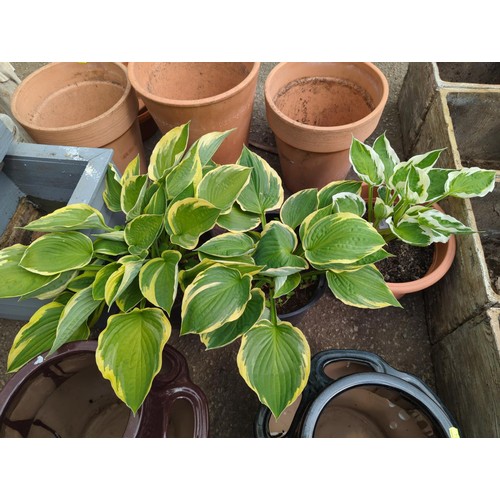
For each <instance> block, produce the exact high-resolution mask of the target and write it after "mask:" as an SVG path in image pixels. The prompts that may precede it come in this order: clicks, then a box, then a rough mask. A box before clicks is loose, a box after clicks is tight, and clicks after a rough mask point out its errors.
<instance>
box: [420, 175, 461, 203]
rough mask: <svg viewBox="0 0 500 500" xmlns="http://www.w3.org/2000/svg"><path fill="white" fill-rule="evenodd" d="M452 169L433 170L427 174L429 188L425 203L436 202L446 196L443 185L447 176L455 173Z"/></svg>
mask: <svg viewBox="0 0 500 500" xmlns="http://www.w3.org/2000/svg"><path fill="white" fill-rule="evenodd" d="M455 171H456V170H454V169H445V168H433V169H432V170H429V171H428V172H427V175H428V176H429V187H428V188H427V199H426V200H425V201H426V202H427V203H428V202H431V201H434V200H437V199H438V198H441V197H442V196H444V195H445V194H446V190H445V185H446V181H447V180H448V174H449V173H450V172H455Z"/></svg>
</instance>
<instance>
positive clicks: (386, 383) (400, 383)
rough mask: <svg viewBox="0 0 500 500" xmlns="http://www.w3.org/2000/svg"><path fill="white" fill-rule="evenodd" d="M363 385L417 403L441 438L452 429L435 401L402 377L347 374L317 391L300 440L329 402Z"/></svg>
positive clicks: (308, 435)
mask: <svg viewBox="0 0 500 500" xmlns="http://www.w3.org/2000/svg"><path fill="white" fill-rule="evenodd" d="M366 385H375V386H381V387H384V388H389V389H396V390H398V391H400V392H401V393H402V394H404V395H405V396H406V397H408V398H409V399H411V400H413V401H414V402H416V403H418V404H419V405H420V406H423V407H424V408H425V409H426V410H427V412H428V414H429V416H431V417H432V420H433V422H434V424H435V425H436V427H438V428H439V429H441V432H442V433H443V436H444V437H450V432H451V430H450V429H451V428H453V427H454V423H453V422H452V421H451V419H450V417H449V416H448V415H447V413H446V412H445V411H444V409H443V408H441V406H440V405H439V404H438V403H437V402H436V401H434V400H433V399H432V398H430V397H429V396H428V395H427V394H426V393H424V392H422V391H421V390H420V389H419V388H417V387H415V386H413V385H412V384H411V383H410V382H408V381H406V380H404V379H402V378H398V377H395V376H393V375H388V374H386V373H376V372H368V373H355V374H352V375H347V376H345V377H342V378H341V379H339V380H336V381H335V382H333V383H332V384H331V385H329V386H328V387H326V388H325V389H324V390H323V391H321V392H320V393H319V395H318V396H317V397H316V398H315V399H314V401H313V402H312V403H311V405H310V407H309V408H308V409H307V411H306V412H305V417H304V422H303V425H302V432H301V437H303V438H312V437H314V431H315V429H316V425H317V422H318V420H319V418H320V416H321V413H322V411H323V409H324V408H325V407H326V406H327V405H328V404H329V403H330V401H332V399H334V398H335V397H337V396H340V395H341V394H342V393H344V392H346V391H348V390H350V389H355V388H357V387H362V386H366Z"/></svg>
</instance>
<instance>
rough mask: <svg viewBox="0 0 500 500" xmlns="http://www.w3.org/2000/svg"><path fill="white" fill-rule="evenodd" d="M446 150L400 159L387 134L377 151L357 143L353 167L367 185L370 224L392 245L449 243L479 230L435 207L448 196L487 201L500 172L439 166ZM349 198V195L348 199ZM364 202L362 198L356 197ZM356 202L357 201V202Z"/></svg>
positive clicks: (352, 152)
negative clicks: (452, 236)
mask: <svg viewBox="0 0 500 500" xmlns="http://www.w3.org/2000/svg"><path fill="white" fill-rule="evenodd" d="M442 151H443V150H442V149H437V150H434V151H430V152H428V153H424V154H421V155H417V156H413V157H412V158H410V159H409V160H408V161H403V162H402V161H400V160H399V158H398V156H397V154H396V153H395V151H394V150H393V148H392V147H391V145H390V143H389V141H388V139H387V137H386V136H385V134H383V135H381V136H380V137H378V138H377V139H376V140H375V141H374V143H373V147H370V146H368V145H367V144H364V143H362V142H360V141H358V140H356V139H353V141H352V144H351V149H350V159H351V164H352V166H353V168H354V170H355V172H356V173H357V175H358V177H359V178H360V179H361V180H362V181H363V182H365V183H366V184H367V186H368V189H367V205H368V207H367V220H368V221H369V222H370V223H372V224H373V226H374V227H375V228H376V229H377V230H378V231H379V233H380V234H381V235H382V236H383V237H384V239H385V241H387V242H389V241H391V240H393V239H399V240H402V241H404V242H405V243H408V244H410V245H415V246H428V245H430V244H432V243H446V242H447V241H448V240H449V238H450V236H451V235H452V234H468V233H472V232H474V231H473V229H472V228H470V227H467V226H465V225H464V224H462V223H461V222H460V221H459V220H457V219H455V218H454V217H452V216H450V215H447V214H445V213H443V212H442V211H440V210H438V209H437V208H436V207H435V206H434V204H435V203H437V202H439V201H441V200H443V199H444V198H447V197H455V198H473V197H482V196H485V195H486V194H487V193H489V192H491V191H492V190H493V189H494V186H495V172H494V171H493V170H483V169H480V168H477V167H471V168H462V169H461V170H456V169H445V168H437V167H436V163H437V161H438V159H439V156H440V154H441V152H442ZM346 196H347V195H346ZM354 199H355V200H356V202H357V203H358V204H359V203H362V202H363V200H362V198H361V197H360V196H359V195H358V196H356V197H355V198H354ZM354 199H353V200H352V202H354Z"/></svg>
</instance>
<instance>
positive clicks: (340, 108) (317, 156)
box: [264, 62, 389, 192]
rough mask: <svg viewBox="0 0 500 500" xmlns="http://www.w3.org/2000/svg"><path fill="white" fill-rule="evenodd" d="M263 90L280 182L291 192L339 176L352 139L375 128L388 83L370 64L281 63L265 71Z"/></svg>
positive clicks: (343, 172)
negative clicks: (273, 138) (272, 134)
mask: <svg viewBox="0 0 500 500" xmlns="http://www.w3.org/2000/svg"><path fill="white" fill-rule="evenodd" d="M264 93H265V100H266V114H267V120H268V122H269V126H270V127H271V129H272V131H273V132H274V135H275V137H276V144H277V146H278V153H279V157H280V165H281V172H282V176H283V181H284V183H285V185H286V187H287V188H288V189H289V190H290V191H292V192H296V191H299V190H300V189H305V188H312V187H316V188H322V187H323V186H325V185H326V184H328V183H329V182H331V181H335V180H341V179H345V177H346V175H347V173H348V172H349V169H350V162H349V147H350V145H351V140H352V137H353V136H354V137H355V138H356V139H359V140H360V141H364V140H365V139H366V138H367V137H368V136H369V135H370V134H371V133H372V132H373V131H374V130H375V128H376V126H377V124H378V122H379V119H380V116H381V114H382V111H383V109H384V107H385V104H386V102H387V98H388V95H389V85H388V83H387V79H386V78H385V76H384V74H383V73H382V72H381V71H380V70H379V69H378V68H377V67H376V66H375V65H373V64H371V63H365V62H356V63H314V62H313V63H288V62H286V63H280V64H278V65H277V66H276V67H275V68H273V70H271V72H270V73H269V75H268V77H267V79H266V83H265V87H264Z"/></svg>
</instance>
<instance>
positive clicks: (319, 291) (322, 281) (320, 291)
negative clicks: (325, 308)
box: [278, 274, 326, 320]
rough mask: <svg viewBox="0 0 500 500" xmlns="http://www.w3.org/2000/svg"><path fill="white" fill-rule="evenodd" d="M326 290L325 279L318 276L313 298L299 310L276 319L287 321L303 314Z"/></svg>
mask: <svg viewBox="0 0 500 500" xmlns="http://www.w3.org/2000/svg"><path fill="white" fill-rule="evenodd" d="M325 290H326V278H325V275H324V274H320V275H319V278H318V284H317V286H316V290H315V291H314V294H313V296H312V297H311V300H310V301H309V302H308V303H307V304H306V305H304V306H302V307H301V308H300V309H297V310H296V311H292V312H289V313H286V314H278V318H279V319H281V320H288V319H291V318H294V317H296V316H299V315H301V314H303V313H305V312H306V311H307V310H309V309H310V308H311V307H312V306H313V305H314V304H316V302H318V300H319V299H320V298H321V297H322V296H323V294H324V293H325Z"/></svg>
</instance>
